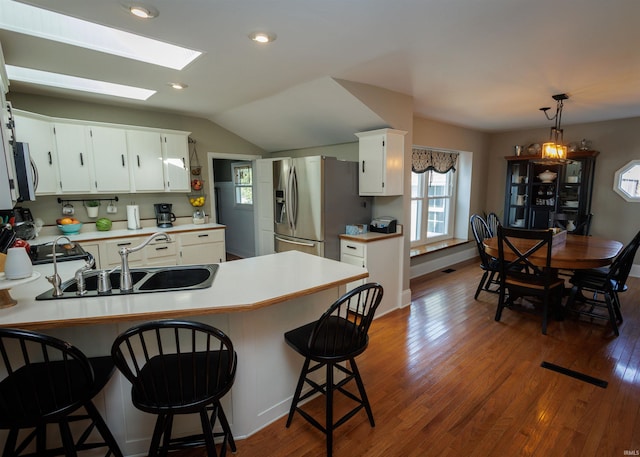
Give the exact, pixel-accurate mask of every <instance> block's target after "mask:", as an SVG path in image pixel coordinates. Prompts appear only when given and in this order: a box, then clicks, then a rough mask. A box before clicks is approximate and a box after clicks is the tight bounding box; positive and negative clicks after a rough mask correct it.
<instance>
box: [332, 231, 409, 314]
mask: <svg viewBox="0 0 640 457" xmlns="http://www.w3.org/2000/svg"><path fill="white" fill-rule="evenodd" d="M402 243H403V238H402V236H398V235H391V236H380V235H378V234H370V233H368V234H365V235H358V236H353V237H350V236H349V237H346V236H345V235H342V236H341V239H340V261H341V262H345V263H349V264H351V265H356V266H359V267H362V268H366V269H367V271H368V272H369V277H368V278H366V279H362V280H359V281H355V282H352V283H349V284H347V290H351V289H354V288H355V287H357V286H359V285H361V284H364V283H369V282H377V283H379V284H381V285H382V287H383V289H384V295H383V298H382V302H381V303H380V306H379V308H378V310H377V311H376V315H381V314H384V313H387V312H389V311H391V310H394V309H396V308H399V307H400V306H401V296H400V295H401V294H400V291H401V287H400V286H401V276H402V275H401V272H402Z"/></svg>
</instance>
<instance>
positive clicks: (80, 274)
mask: <svg viewBox="0 0 640 457" xmlns="http://www.w3.org/2000/svg"><path fill="white" fill-rule="evenodd" d="M95 263H96V260H95V259H94V257H93V256H92V255H91V254H89V258H88V259H87V260H85V264H84V265H83V266H81V267H80V268H78V270H77V271H76V274H75V275H74V276H75V278H76V295H84V294H86V293H87V287H86V285H85V282H84V272H85V271H89V270H91V269H92V268H93V266H94V265H95Z"/></svg>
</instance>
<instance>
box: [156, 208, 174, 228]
mask: <svg viewBox="0 0 640 457" xmlns="http://www.w3.org/2000/svg"><path fill="white" fill-rule="evenodd" d="M172 206H173V205H172V204H171V203H156V204H154V205H153V207H154V208H155V210H156V225H157V226H158V227H173V222H174V221H175V220H176V215H175V214H173V213H172V212H171V208H172Z"/></svg>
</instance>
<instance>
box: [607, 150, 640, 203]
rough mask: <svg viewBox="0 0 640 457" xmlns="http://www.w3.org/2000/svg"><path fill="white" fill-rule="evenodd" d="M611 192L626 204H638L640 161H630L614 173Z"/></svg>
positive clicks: (639, 197) (639, 198) (639, 200)
mask: <svg viewBox="0 0 640 457" xmlns="http://www.w3.org/2000/svg"><path fill="white" fill-rule="evenodd" d="M613 190H614V191H615V192H616V193H617V194H618V195H620V196H621V197H622V198H624V199H625V200H626V201H628V202H640V160H632V161H631V162H629V163H628V164H626V165H625V166H624V167H622V168H620V169H619V170H618V171H616V174H615V178H614V182H613Z"/></svg>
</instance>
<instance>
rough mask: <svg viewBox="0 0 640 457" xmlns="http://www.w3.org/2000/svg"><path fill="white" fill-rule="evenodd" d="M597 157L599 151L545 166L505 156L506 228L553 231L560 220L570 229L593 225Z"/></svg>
mask: <svg viewBox="0 0 640 457" xmlns="http://www.w3.org/2000/svg"><path fill="white" fill-rule="evenodd" d="M597 155H598V152H597V151H582V150H580V151H576V152H574V153H570V154H569V157H568V159H569V161H568V162H566V163H551V162H547V163H545V162H544V161H542V160H541V159H540V157H538V156H506V157H505V159H507V180H506V188H505V204H504V216H503V221H502V223H503V225H505V226H508V227H523V228H535V229H542V228H547V227H553V226H554V225H555V221H556V219H559V218H560V217H562V218H563V219H564V220H566V221H571V224H569V226H570V227H573V226H575V227H580V223H581V222H582V221H590V218H591V216H590V214H591V194H592V190H593V176H594V171H595V158H596V156H597ZM545 172H547V173H545ZM560 215H562V216H560ZM583 226H584V225H583ZM576 233H577V232H576Z"/></svg>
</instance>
